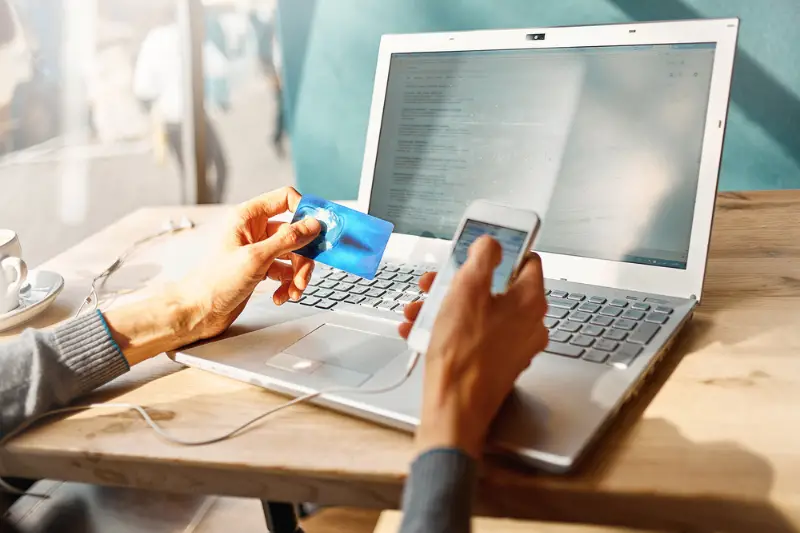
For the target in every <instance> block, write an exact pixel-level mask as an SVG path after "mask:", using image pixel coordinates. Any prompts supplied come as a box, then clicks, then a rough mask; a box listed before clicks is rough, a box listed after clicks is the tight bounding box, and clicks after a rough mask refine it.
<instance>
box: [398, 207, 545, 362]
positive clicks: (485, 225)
mask: <svg viewBox="0 0 800 533" xmlns="http://www.w3.org/2000/svg"><path fill="white" fill-rule="evenodd" d="M539 223H540V222H539V216H538V215H537V214H536V213H535V212H533V211H527V210H524V209H517V208H514V207H509V206H507V205H502V204H496V203H492V202H488V201H485V200H478V201H476V202H473V203H472V204H470V206H469V207H468V208H467V211H466V213H464V218H463V219H462V220H461V222H460V223H459V225H458V229H457V230H456V233H455V236H454V238H453V246H452V248H451V249H450V256H449V257H448V258H447V260H446V261H445V262H444V264H443V265H442V266H441V267H440V268H439V273H438V274H437V275H436V280H435V281H434V282H433V286H432V287H431V291H430V294H429V295H428V297H427V299H426V300H425V304H424V305H423V306H422V309H421V310H420V313H419V316H418V317H417V320H416V322H414V327H413V328H412V329H411V333H410V335H409V337H408V346H409V347H410V348H411V349H412V350H414V351H417V352H420V353H425V352H426V351H427V349H428V343H429V342H430V338H431V331H432V330H433V324H434V321H435V320H436V315H437V314H438V312H439V307H440V306H441V304H442V301H443V300H444V297H445V296H446V295H447V291H448V290H449V289H450V283H451V282H452V280H453V276H455V274H456V272H458V269H459V268H460V267H461V265H463V264H464V262H465V261H466V260H467V250H468V249H469V247H470V245H472V243H473V242H475V241H476V240H477V239H478V237H480V236H482V235H490V236H492V237H493V238H494V239H495V240H497V242H498V243H500V246H501V247H502V249H503V260H502V262H501V263H500V265H499V266H498V267H497V269H496V270H495V271H494V277H493V279H492V294H499V293H502V292H505V291H506V289H508V285H509V283H511V280H513V279H514V277H515V276H516V274H517V272H518V270H519V268H520V266H521V265H522V263H523V261H524V259H525V256H526V254H527V253H528V250H530V249H531V247H532V245H533V240H534V239H535V238H536V233H537V232H538V231H539Z"/></svg>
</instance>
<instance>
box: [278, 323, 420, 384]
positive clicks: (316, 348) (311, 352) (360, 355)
mask: <svg viewBox="0 0 800 533" xmlns="http://www.w3.org/2000/svg"><path fill="white" fill-rule="evenodd" d="M406 350H407V347H406V343H405V342H404V341H402V340H400V339H394V338H390V337H384V336H383V335H378V334H375V333H369V332H366V331H359V330H356V329H350V328H345V327H341V326H335V325H333V324H324V325H322V326H320V327H318V328H317V329H315V330H314V331H312V332H311V333H309V334H308V335H306V336H305V337H303V338H302V339H300V340H299V341H297V342H296V343H294V344H292V345H291V346H289V347H288V348H286V349H285V350H283V352H284V353H285V354H288V355H291V356H294V357H298V358H300V359H305V360H309V361H317V362H319V363H322V365H323V366H326V367H327V366H333V367H337V368H343V369H346V370H350V371H353V372H359V373H361V374H366V375H367V376H371V375H373V374H375V373H376V372H377V371H378V370H380V369H381V368H383V367H384V366H386V365H387V364H389V362H390V361H391V360H392V359H394V358H395V357H397V356H398V355H400V354H401V353H403V352H405V351H406ZM322 370H323V369H322V368H318V369H316V370H314V371H313V374H315V375H318V374H320V373H321V372H322ZM322 373H325V374H327V373H328V371H325V372H322Z"/></svg>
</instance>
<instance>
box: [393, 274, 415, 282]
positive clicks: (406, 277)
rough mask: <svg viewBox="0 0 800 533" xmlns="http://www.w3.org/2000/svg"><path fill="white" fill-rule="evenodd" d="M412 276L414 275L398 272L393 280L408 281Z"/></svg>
mask: <svg viewBox="0 0 800 533" xmlns="http://www.w3.org/2000/svg"><path fill="white" fill-rule="evenodd" d="M413 278H414V276H409V275H408V274H398V275H396V276H395V278H394V280H395V281H399V282H400V283H408V282H409V281H411V280H412V279H413Z"/></svg>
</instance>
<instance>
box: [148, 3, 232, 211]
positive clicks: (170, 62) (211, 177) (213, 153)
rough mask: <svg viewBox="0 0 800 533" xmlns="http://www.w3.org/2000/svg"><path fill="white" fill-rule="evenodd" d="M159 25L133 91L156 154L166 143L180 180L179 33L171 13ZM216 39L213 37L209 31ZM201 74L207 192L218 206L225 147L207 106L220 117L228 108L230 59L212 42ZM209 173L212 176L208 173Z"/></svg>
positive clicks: (224, 174) (208, 43) (225, 172)
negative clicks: (151, 129)
mask: <svg viewBox="0 0 800 533" xmlns="http://www.w3.org/2000/svg"><path fill="white" fill-rule="evenodd" d="M162 17H163V18H162V19H161V20H163V23H162V24H161V25H159V26H157V27H155V28H153V29H152V30H150V32H149V33H148V34H147V36H146V37H145V39H144V41H143V42H142V45H141V47H140V49H139V54H138V57H137V60H136V68H135V71H134V79H133V92H134V94H135V95H136V97H137V99H138V100H139V101H140V102H141V103H142V105H144V106H145V107H146V109H147V110H149V111H150V113H151V116H152V117H153V120H154V123H155V133H156V139H157V141H156V150H157V153H158V150H159V146H160V145H162V142H161V141H160V139H163V140H165V141H166V144H167V145H168V147H169V150H170V152H171V153H172V154H173V156H174V157H175V159H176V161H177V163H178V165H179V167H180V169H181V176H182V175H183V169H184V154H183V144H182V138H183V123H184V118H185V117H184V95H185V93H186V90H187V88H186V87H185V86H184V75H183V63H182V58H183V53H182V46H181V32H180V28H179V27H178V24H177V22H176V20H175V19H176V17H175V8H174V7H170V8H168V12H167V11H165V12H164V13H163V14H162ZM211 34H212V35H214V33H213V32H211ZM203 71H204V72H203V74H204V80H205V89H206V90H205V94H206V100H207V101H206V106H204V117H205V120H204V122H205V128H206V129H205V137H206V147H205V151H206V170H207V172H206V180H207V186H208V190H209V191H210V192H211V201H212V202H214V203H222V202H223V200H224V197H225V188H226V185H227V177H228V165H227V161H226V158H225V153H224V148H223V147H222V144H221V143H220V139H219V135H218V134H217V131H216V128H215V127H214V125H213V123H212V122H211V120H210V119H209V117H208V113H207V110H208V107H214V108H217V109H219V110H221V111H223V112H227V111H228V110H229V109H230V100H229V98H230V91H229V90H228V84H227V78H228V59H227V58H226V56H225V51H224V50H220V48H219V46H218V45H217V44H215V43H214V42H213V41H212V40H211V39H206V40H205V41H204V42H203ZM212 170H213V172H211V171H212ZM181 198H182V201H183V202H184V203H186V195H185V188H184V187H181Z"/></svg>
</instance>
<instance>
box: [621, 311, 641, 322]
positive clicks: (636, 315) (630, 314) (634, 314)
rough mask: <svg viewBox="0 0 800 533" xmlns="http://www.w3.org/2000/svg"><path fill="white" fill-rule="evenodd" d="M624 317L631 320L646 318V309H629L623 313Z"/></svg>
mask: <svg viewBox="0 0 800 533" xmlns="http://www.w3.org/2000/svg"><path fill="white" fill-rule="evenodd" d="M622 318H628V319H630V320H641V319H643V318H644V311H637V310H636V309H628V310H627V311H625V312H624V313H622Z"/></svg>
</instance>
